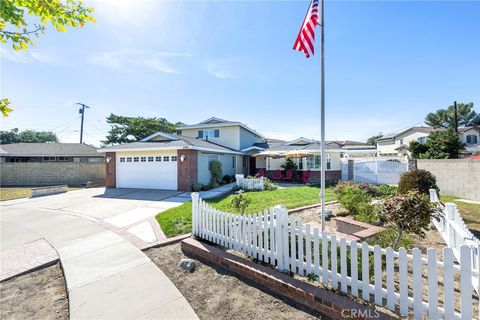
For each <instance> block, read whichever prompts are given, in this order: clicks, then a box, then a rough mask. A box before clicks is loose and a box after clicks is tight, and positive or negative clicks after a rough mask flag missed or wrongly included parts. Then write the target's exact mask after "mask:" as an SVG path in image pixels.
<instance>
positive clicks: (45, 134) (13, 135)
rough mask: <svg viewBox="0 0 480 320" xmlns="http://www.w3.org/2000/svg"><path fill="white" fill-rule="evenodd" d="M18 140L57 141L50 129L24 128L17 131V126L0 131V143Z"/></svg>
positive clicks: (18, 141) (30, 141)
mask: <svg viewBox="0 0 480 320" xmlns="http://www.w3.org/2000/svg"><path fill="white" fill-rule="evenodd" d="M20 142H29V143H35V142H36V143H46V142H58V137H57V135H56V134H55V133H53V132H51V131H35V130H24V131H20V132H19V131H18V129H17V128H15V129H12V130H10V131H0V144H9V143H20Z"/></svg>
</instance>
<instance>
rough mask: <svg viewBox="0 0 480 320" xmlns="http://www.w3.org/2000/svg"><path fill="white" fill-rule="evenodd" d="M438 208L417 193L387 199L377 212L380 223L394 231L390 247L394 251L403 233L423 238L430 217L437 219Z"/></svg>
mask: <svg viewBox="0 0 480 320" xmlns="http://www.w3.org/2000/svg"><path fill="white" fill-rule="evenodd" d="M438 210H439V209H438V208H437V206H436V205H435V204H433V203H430V199H429V198H428V196H426V195H425V194H423V193H420V192H418V191H409V192H407V193H406V194H400V195H395V196H391V197H389V198H387V199H386V200H385V201H384V202H383V204H382V206H381V208H380V210H379V212H378V215H379V218H380V221H381V222H383V223H384V224H385V226H386V227H389V228H391V229H392V230H394V231H395V233H396V237H395V239H394V240H393V243H392V247H393V249H396V248H397V246H398V243H399V241H400V239H401V238H402V236H403V234H404V233H415V234H417V235H419V236H425V230H426V229H427V228H428V227H429V225H430V220H431V218H432V217H435V218H436V217H437V214H438Z"/></svg>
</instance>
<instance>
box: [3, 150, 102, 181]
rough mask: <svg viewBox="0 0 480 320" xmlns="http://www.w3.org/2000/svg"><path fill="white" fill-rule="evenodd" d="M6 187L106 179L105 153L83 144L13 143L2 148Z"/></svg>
mask: <svg viewBox="0 0 480 320" xmlns="http://www.w3.org/2000/svg"><path fill="white" fill-rule="evenodd" d="M0 162H1V163H0V183H1V185H3V186H15V185H17V186H18V185H25V186H38V185H52V184H85V183H87V182H88V181H95V182H96V181H100V180H104V179H105V164H104V156H103V154H99V153H98V152H97V150H96V148H94V147H92V146H89V145H86V144H80V143H12V144H2V145H0Z"/></svg>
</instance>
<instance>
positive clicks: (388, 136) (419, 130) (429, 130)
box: [377, 127, 441, 140]
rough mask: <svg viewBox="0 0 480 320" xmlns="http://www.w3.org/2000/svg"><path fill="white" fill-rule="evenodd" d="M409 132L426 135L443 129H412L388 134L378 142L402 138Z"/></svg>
mask: <svg viewBox="0 0 480 320" xmlns="http://www.w3.org/2000/svg"><path fill="white" fill-rule="evenodd" d="M409 131H416V132H424V133H430V132H433V131H441V129H435V128H432V127H410V128H407V129H404V130H401V131H396V132H392V133H388V134H386V135H383V136H382V137H380V138H378V139H377V140H389V139H395V138H396V137H398V136H401V135H403V134H405V133H407V132H409Z"/></svg>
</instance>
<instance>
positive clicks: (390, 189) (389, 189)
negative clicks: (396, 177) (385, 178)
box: [377, 184, 397, 197]
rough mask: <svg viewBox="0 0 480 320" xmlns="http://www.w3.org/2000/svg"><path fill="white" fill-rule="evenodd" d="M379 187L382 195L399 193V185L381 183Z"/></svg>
mask: <svg viewBox="0 0 480 320" xmlns="http://www.w3.org/2000/svg"><path fill="white" fill-rule="evenodd" d="M377 189H378V192H379V193H380V196H382V197H386V196H393V195H394V194H396V193H397V187H395V186H389V185H388V184H381V185H379V186H378V187H377Z"/></svg>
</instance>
